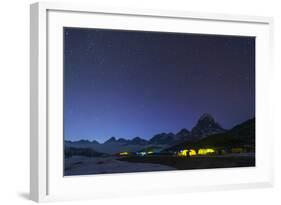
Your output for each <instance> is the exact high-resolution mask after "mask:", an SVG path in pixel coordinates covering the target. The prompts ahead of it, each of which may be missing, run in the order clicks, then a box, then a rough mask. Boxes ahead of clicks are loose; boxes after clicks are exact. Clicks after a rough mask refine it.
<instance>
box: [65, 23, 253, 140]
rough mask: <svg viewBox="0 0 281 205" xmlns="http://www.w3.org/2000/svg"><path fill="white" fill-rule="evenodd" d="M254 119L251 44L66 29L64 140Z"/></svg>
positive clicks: (238, 39)
mask: <svg viewBox="0 0 281 205" xmlns="http://www.w3.org/2000/svg"><path fill="white" fill-rule="evenodd" d="M203 113H210V114H211V115H212V116H213V117H214V118H215V119H216V120H217V121H218V122H219V123H220V124H221V125H222V126H223V127H224V128H231V127H232V126H234V125H236V124H237V123H240V122H243V121H245V120H247V119H249V118H252V117H254V116H255V38H254V37H237V36H236V37H234V36H218V35H199V34H179V33H163V32H161V33H160V32H143V31H120V30H103V29H102V30H100V29H81V28H64V135H65V136H64V137H65V139H67V140H79V139H89V140H98V141H100V142H103V141H105V140H107V139H108V138H109V137H111V136H115V137H117V138H119V137H122V138H127V139H128V138H133V137H136V136H140V137H142V138H145V139H149V138H151V137H152V136H153V135H155V134H157V133H161V132H174V133H176V132H178V131H179V130H180V129H182V128H187V129H191V128H192V127H193V126H194V125H195V123H196V121H197V120H198V118H199V117H200V115H202V114H203Z"/></svg>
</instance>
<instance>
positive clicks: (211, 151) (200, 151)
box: [198, 148, 215, 155]
mask: <svg viewBox="0 0 281 205" xmlns="http://www.w3.org/2000/svg"><path fill="white" fill-rule="evenodd" d="M214 152H215V150H214V149H210V148H207V149H199V150H198V154H200V155H206V154H212V153H214Z"/></svg>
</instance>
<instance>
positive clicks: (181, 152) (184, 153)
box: [178, 149, 188, 157]
mask: <svg viewBox="0 0 281 205" xmlns="http://www.w3.org/2000/svg"><path fill="white" fill-rule="evenodd" d="M187 153H188V149H184V150H180V151H179V152H178V157H186V156H187Z"/></svg>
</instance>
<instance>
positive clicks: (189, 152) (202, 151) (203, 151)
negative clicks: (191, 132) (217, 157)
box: [177, 148, 215, 157]
mask: <svg viewBox="0 0 281 205" xmlns="http://www.w3.org/2000/svg"><path fill="white" fill-rule="evenodd" d="M213 153H215V150H214V149H211V148H207V149H199V150H198V151H197V152H196V150H194V149H183V150H180V151H179V152H177V156H178V157H188V156H195V155H208V154H213Z"/></svg>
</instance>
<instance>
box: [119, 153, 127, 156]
mask: <svg viewBox="0 0 281 205" xmlns="http://www.w3.org/2000/svg"><path fill="white" fill-rule="evenodd" d="M128 154H129V153H128V152H120V153H119V155H120V156H126V155H128Z"/></svg>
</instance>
